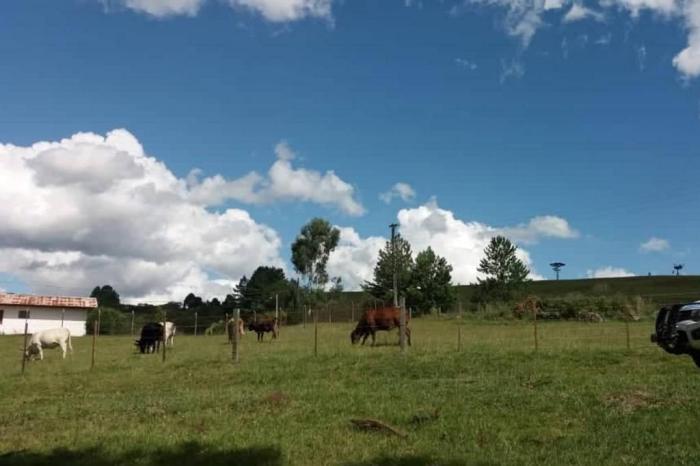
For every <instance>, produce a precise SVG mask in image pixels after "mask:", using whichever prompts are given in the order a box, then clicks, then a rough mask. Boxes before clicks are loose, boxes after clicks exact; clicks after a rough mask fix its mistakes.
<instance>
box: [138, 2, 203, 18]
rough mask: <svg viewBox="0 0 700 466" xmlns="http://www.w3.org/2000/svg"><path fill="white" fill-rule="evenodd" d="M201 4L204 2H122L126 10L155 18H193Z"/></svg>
mask: <svg viewBox="0 0 700 466" xmlns="http://www.w3.org/2000/svg"><path fill="white" fill-rule="evenodd" d="M203 3H204V0H124V5H125V6H126V7H127V8H129V9H131V10H134V11H138V12H139V13H146V14H148V15H151V16H155V17H156V18H164V17H167V16H176V15H186V16H195V15H196V14H197V13H198V12H199V9H200V8H201V7H202V4H203Z"/></svg>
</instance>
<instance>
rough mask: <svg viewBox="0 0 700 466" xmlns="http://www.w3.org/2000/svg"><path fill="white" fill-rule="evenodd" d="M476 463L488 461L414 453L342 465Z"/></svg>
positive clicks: (462, 465)
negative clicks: (434, 456)
mask: <svg viewBox="0 0 700 466" xmlns="http://www.w3.org/2000/svg"><path fill="white" fill-rule="evenodd" d="M477 464H480V465H487V464H489V463H466V462H464V461H459V460H449V461H444V460H437V459H434V458H430V457H428V456H416V455H407V456H399V457H396V456H388V455H383V456H379V457H376V458H372V459H371V460H367V461H359V462H356V463H344V464H343V466H473V465H477Z"/></svg>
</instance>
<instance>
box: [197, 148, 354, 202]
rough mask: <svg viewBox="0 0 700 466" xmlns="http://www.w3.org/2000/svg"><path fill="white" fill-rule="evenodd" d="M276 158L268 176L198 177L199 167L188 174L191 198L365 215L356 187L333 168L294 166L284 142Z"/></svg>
mask: <svg viewBox="0 0 700 466" xmlns="http://www.w3.org/2000/svg"><path fill="white" fill-rule="evenodd" d="M275 154H276V156H277V160H276V161H275V162H274V163H273V164H272V166H271V167H270V169H269V171H268V173H267V176H262V175H260V174H258V173H257V172H251V173H248V174H247V175H245V176H243V177H241V178H238V179H235V180H227V179H225V178H224V177H223V176H221V175H214V176H211V177H207V178H204V179H202V180H200V179H199V175H200V174H201V171H200V170H194V171H192V172H191V173H190V175H189V176H188V177H187V182H188V185H189V189H190V198H191V199H192V200H194V201H196V202H200V203H202V204H206V205H219V204H221V203H223V202H225V201H227V200H235V201H238V202H243V203H246V204H268V203H271V202H292V201H295V202H296V201H302V202H312V203H316V204H320V205H325V206H332V207H336V208H338V209H340V210H341V211H343V212H345V213H346V214H349V215H354V216H358V215H363V214H364V213H365V208H364V207H363V206H362V204H361V203H360V202H359V201H358V200H356V199H355V188H354V187H353V186H352V185H351V184H349V183H347V182H345V181H343V180H342V179H340V178H339V177H338V175H336V174H335V172H333V171H327V172H326V173H323V174H321V173H320V172H318V171H315V170H308V169H305V168H295V167H293V166H292V161H293V160H294V158H295V154H294V152H293V151H292V149H291V148H290V147H289V145H288V144H287V143H286V142H284V141H282V142H280V143H279V144H277V146H276V147H275Z"/></svg>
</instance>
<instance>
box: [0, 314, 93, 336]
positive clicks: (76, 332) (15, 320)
mask: <svg viewBox="0 0 700 466" xmlns="http://www.w3.org/2000/svg"><path fill="white" fill-rule="evenodd" d="M0 309H2V310H4V311H5V312H4V315H3V319H2V323H0V335H12V334H22V333H24V322H25V320H24V319H20V318H19V317H18V314H19V311H24V310H28V311H29V333H35V332H39V331H41V330H47V329H50V328H59V327H65V328H67V329H68V330H70V334H71V335H72V336H75V337H82V336H84V335H85V321H86V320H87V309H66V310H65V313H64V314H63V324H61V315H62V312H61V309H60V308H43V307H16V306H0Z"/></svg>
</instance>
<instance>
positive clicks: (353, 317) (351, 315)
mask: <svg viewBox="0 0 700 466" xmlns="http://www.w3.org/2000/svg"><path fill="white" fill-rule="evenodd" d="M350 304H351V306H352V307H351V309H352V310H351V311H350V323H353V322H355V301H350Z"/></svg>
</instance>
